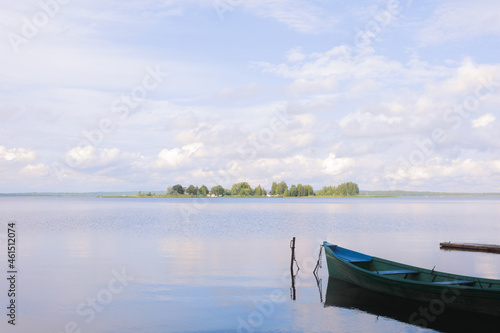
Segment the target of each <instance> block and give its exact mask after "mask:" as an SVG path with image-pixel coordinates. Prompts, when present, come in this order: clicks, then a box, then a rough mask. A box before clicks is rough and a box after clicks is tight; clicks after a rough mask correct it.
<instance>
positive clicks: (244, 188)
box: [231, 182, 253, 196]
mask: <svg viewBox="0 0 500 333" xmlns="http://www.w3.org/2000/svg"><path fill="white" fill-rule="evenodd" d="M231 194H232V195H242V196H249V195H253V190H252V188H251V187H250V185H249V184H248V183H247V182H242V183H236V184H233V187H232V188H231Z"/></svg>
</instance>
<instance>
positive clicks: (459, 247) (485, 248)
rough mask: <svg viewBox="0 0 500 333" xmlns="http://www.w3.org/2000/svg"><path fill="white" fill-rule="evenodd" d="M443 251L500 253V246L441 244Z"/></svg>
mask: <svg viewBox="0 0 500 333" xmlns="http://www.w3.org/2000/svg"><path fill="white" fill-rule="evenodd" d="M439 246H440V247H441V249H445V250H462V251H479V252H491V253H500V245H493V244H475V243H451V242H447V243H439Z"/></svg>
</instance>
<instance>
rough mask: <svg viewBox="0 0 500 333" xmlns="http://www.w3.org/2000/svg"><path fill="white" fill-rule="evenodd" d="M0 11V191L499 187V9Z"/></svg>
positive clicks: (244, 5) (154, 2)
mask: <svg viewBox="0 0 500 333" xmlns="http://www.w3.org/2000/svg"><path fill="white" fill-rule="evenodd" d="M0 4H1V9H0V34H1V35H2V38H0V176H1V178H0V192H26V191H70V192H80V191H115V190H166V188H167V186H169V185H174V184H176V183H181V184H183V185H185V186H187V185H189V184H194V185H201V184H206V185H208V186H212V185H215V184H222V185H224V186H225V187H230V186H231V184H233V183H235V182H238V181H248V182H249V183H250V184H251V185H252V186H257V185H258V184H262V185H263V186H265V187H267V188H269V187H270V184H271V183H272V182H273V181H281V180H284V181H286V182H287V183H288V184H292V183H295V184H296V183H299V182H300V183H303V184H311V185H313V186H314V188H315V189H319V188H320V187H321V186H323V185H330V184H332V185H336V184H338V183H341V182H344V181H354V182H356V183H358V184H359V186H360V188H361V189H362V190H384V189H385V190H389V189H402V190H433V191H470V192H495V191H496V192H500V119H499V118H500V111H499V108H500V16H499V14H498V13H500V2H498V1H496V0H475V1H456V0H453V1H452V0H449V1H411V0H400V1H398V0H390V1H385V0H384V1H377V0H374V1H355V2H353V1H333V0H120V1H118V0H116V1H115V0H104V1H103V0H100V1H96V0H87V1H72V0H40V1H39V0H36V1H34V0H25V1H14V0H0Z"/></svg>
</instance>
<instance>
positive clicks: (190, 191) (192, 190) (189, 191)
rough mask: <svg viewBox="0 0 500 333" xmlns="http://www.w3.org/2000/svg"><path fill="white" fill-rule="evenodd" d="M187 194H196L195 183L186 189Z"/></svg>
mask: <svg viewBox="0 0 500 333" xmlns="http://www.w3.org/2000/svg"><path fill="white" fill-rule="evenodd" d="M186 194H191V195H196V188H195V187H194V185H189V186H188V188H187V189H186Z"/></svg>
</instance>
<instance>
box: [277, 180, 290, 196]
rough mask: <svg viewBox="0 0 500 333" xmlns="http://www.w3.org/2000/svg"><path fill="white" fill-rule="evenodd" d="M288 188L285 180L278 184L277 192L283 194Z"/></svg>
mask: <svg viewBox="0 0 500 333" xmlns="http://www.w3.org/2000/svg"><path fill="white" fill-rule="evenodd" d="M286 190H288V185H287V184H286V183H285V182H284V181H283V182H281V183H279V184H278V185H276V194H278V195H283V194H285V191H286Z"/></svg>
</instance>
